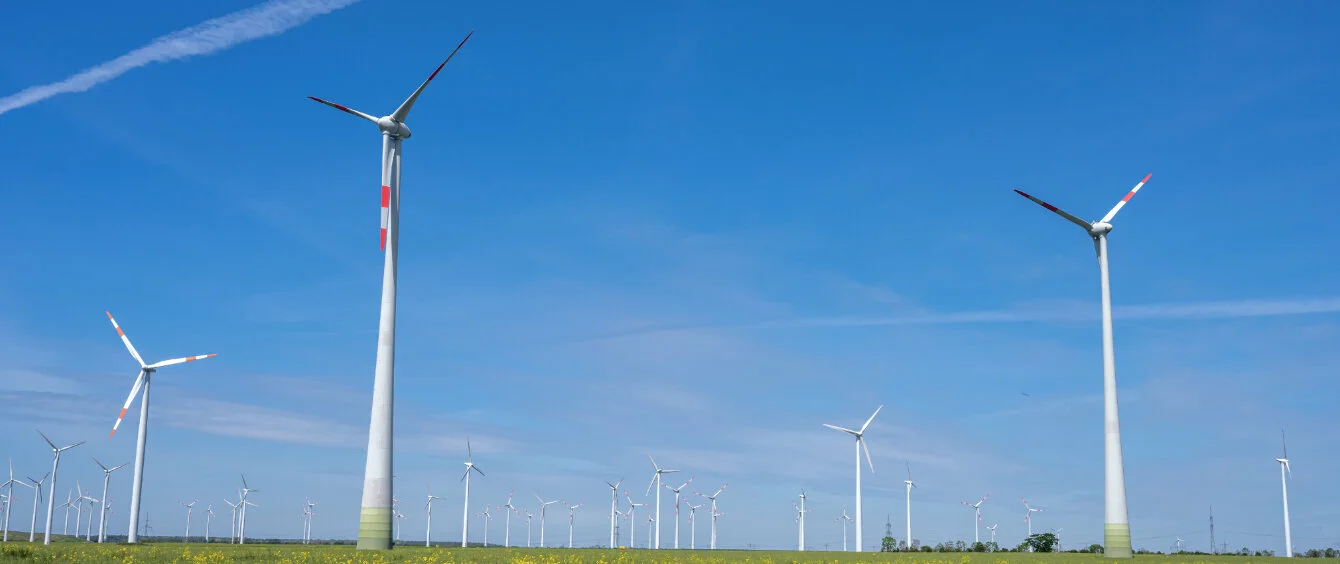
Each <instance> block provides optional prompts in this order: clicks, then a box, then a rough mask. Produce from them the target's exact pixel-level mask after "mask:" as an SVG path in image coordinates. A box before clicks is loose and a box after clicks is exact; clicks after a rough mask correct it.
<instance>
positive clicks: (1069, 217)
mask: <svg viewBox="0 0 1340 564" xmlns="http://www.w3.org/2000/svg"><path fill="white" fill-rule="evenodd" d="M1015 192H1016V193H1018V194H1019V195H1020V196H1023V197H1025V198H1028V199H1030V200H1033V203H1035V204H1037V205H1039V206H1042V207H1044V208H1047V209H1048V210H1050V211H1052V212H1054V213H1055V214H1056V215H1059V216H1061V217H1064V218H1066V219H1067V220H1069V221H1070V222H1071V223H1074V224H1075V225H1078V226H1080V227H1083V228H1084V230H1085V231H1088V230H1090V229H1092V228H1093V226H1092V225H1090V224H1089V222H1087V221H1084V220H1082V219H1080V218H1078V217H1075V216H1073V215H1070V214H1069V213H1066V211H1065V210H1062V209H1061V208H1058V207H1056V206H1053V205H1051V204H1049V203H1047V202H1044V201H1042V200H1039V199H1037V198H1034V197H1032V196H1029V195H1028V194H1027V193H1026V192H1024V191H1022V190H1018V189H1015Z"/></svg>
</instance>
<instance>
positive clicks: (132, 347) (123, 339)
mask: <svg viewBox="0 0 1340 564" xmlns="http://www.w3.org/2000/svg"><path fill="white" fill-rule="evenodd" d="M107 319H109V320H111V322H112V327H115V328H116V334H117V335H120V336H121V342H123V343H125V344H126V349H127V350H129V351H130V356H133V357H135V362H138V363H140V366H144V359H142V358H140V353H139V351H136V350H135V345H132V344H130V337H127V336H126V332H125V331H122V330H121V326H120V325H117V324H116V319H114V318H112V312H110V311H109V312H107Z"/></svg>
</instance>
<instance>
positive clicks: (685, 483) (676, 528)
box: [656, 478, 693, 550]
mask: <svg viewBox="0 0 1340 564" xmlns="http://www.w3.org/2000/svg"><path fill="white" fill-rule="evenodd" d="M692 482H693V478H689V480H688V481H687V482H684V483H683V484H680V485H679V487H678V488H672V487H670V485H669V484H662V485H664V486H665V487H666V489H668V490H670V491H672V492H675V550H679V497H680V495H679V492H680V491H682V490H683V489H684V488H686V487H688V486H689V484H690V483H692ZM656 517H657V518H660V515H657V516H656ZM657 528H658V529H659V528H660V527H657Z"/></svg>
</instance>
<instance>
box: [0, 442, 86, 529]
mask: <svg viewBox="0 0 1340 564" xmlns="http://www.w3.org/2000/svg"><path fill="white" fill-rule="evenodd" d="M37 434H39V435H42V440H44V441H46V442H47V444H48V445H51V489H52V491H55V489H56V469H57V468H59V467H60V453H62V452H65V451H67V450H70V449H72V448H74V447H77V446H79V445H82V444H84V441H79V442H77V443H75V444H72V445H66V446H63V447H58V446H56V443H53V442H51V439H48V438H47V436H46V435H45V434H43V433H42V432H41V431H38V432H37ZM76 484H78V482H76ZM11 491H12V490H11ZM55 510H56V498H54V497H48V498H47V528H46V533H45V535H44V536H43V538H42V544H48V545H49V544H51V514H52V513H53V512H55ZM5 519H9V514H8V513H6V514H5ZM74 532H75V534H78V533H79V524H78V523H75V527H74Z"/></svg>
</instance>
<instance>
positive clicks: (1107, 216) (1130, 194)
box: [1099, 173, 1154, 223]
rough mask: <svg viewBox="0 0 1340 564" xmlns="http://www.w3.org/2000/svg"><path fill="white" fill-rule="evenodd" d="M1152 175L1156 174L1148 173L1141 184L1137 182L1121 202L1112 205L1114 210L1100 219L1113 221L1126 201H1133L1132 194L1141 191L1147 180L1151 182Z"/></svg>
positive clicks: (1105, 221)
mask: <svg viewBox="0 0 1340 564" xmlns="http://www.w3.org/2000/svg"><path fill="white" fill-rule="evenodd" d="M1151 176H1154V174H1153V173H1149V174H1146V175H1145V178H1144V180H1141V181H1140V183H1139V184H1136V185H1135V188H1131V191H1130V192H1127V193H1126V196H1125V197H1124V198H1122V199H1121V201H1120V202H1117V205H1115V206H1112V211H1109V212H1107V215H1105V216H1103V219H1100V220H1099V221H1101V222H1103V223H1107V222H1108V221H1111V220H1112V218H1113V217H1116V216H1117V212H1118V211H1121V207H1122V206H1125V205H1126V202H1129V201H1131V196H1134V195H1135V193H1136V192H1138V191H1140V187H1141V186H1144V185H1145V183H1146V182H1149V177H1151Z"/></svg>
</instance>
